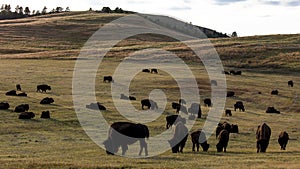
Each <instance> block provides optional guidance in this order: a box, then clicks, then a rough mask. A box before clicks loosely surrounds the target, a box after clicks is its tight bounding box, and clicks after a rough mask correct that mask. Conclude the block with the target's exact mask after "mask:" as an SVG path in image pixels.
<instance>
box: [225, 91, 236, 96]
mask: <svg viewBox="0 0 300 169" xmlns="http://www.w3.org/2000/svg"><path fill="white" fill-rule="evenodd" d="M234 94H235V93H234V92H233V91H227V95H226V97H233V96H234Z"/></svg>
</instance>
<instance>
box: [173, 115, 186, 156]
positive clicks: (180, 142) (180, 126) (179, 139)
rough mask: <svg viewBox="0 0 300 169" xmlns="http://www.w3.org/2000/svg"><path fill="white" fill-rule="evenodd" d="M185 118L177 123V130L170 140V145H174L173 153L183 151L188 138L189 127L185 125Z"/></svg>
mask: <svg viewBox="0 0 300 169" xmlns="http://www.w3.org/2000/svg"><path fill="white" fill-rule="evenodd" d="M184 123H185V119H183V118H182V119H181V120H178V121H177V123H176V125H175V132H174V135H173V138H172V139H171V140H168V142H169V144H170V146H171V147H172V153H178V152H181V153H182V152H183V148H184V147H185V143H186V141H187V138H188V128H187V127H186V126H185V125H184Z"/></svg>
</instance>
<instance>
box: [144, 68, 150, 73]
mask: <svg viewBox="0 0 300 169" xmlns="http://www.w3.org/2000/svg"><path fill="white" fill-rule="evenodd" d="M142 72H144V73H150V70H149V69H143V70H142Z"/></svg>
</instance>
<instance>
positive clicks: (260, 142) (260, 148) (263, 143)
mask: <svg viewBox="0 0 300 169" xmlns="http://www.w3.org/2000/svg"><path fill="white" fill-rule="evenodd" d="M270 137H271V128H270V127H269V126H268V125H267V124H266V123H263V124H261V125H259V126H258V127H257V130H256V148H257V153H259V152H266V150H267V148H268V145H269V141H270Z"/></svg>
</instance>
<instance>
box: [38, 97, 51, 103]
mask: <svg viewBox="0 0 300 169" xmlns="http://www.w3.org/2000/svg"><path fill="white" fill-rule="evenodd" d="M51 103H54V99H53V98H51V97H45V98H43V99H42V100H41V101H40V104H51Z"/></svg>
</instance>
